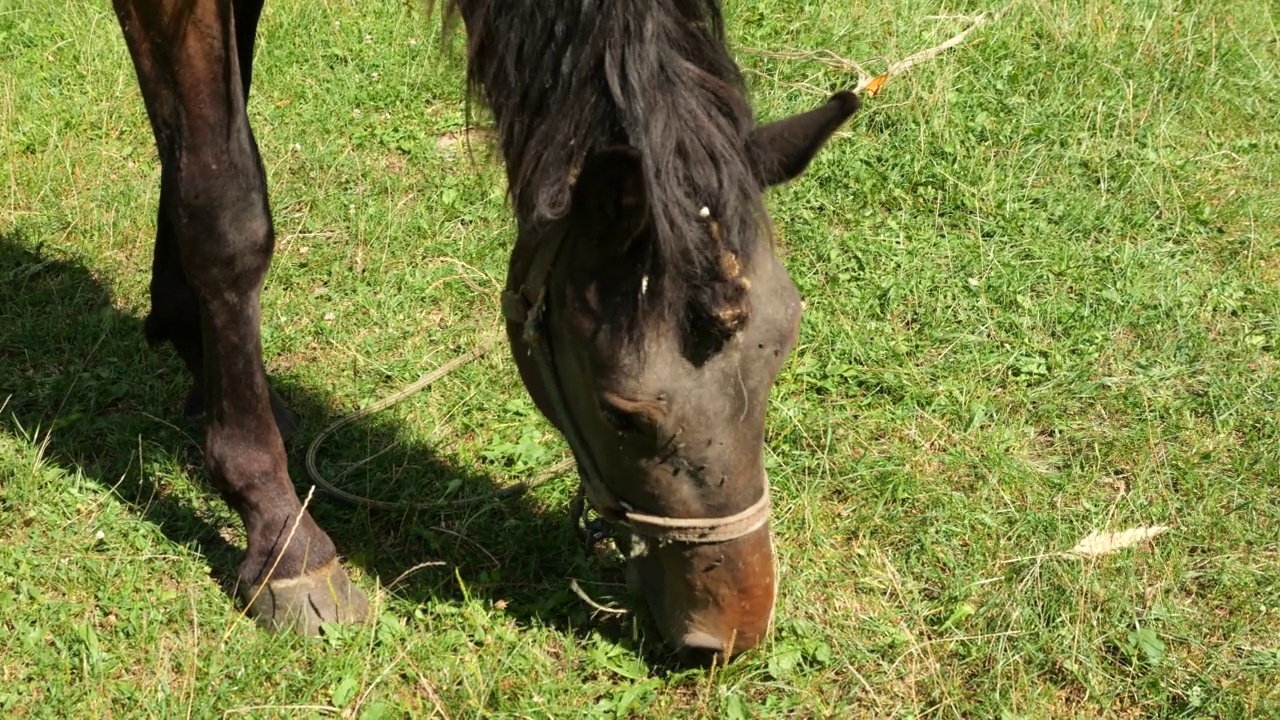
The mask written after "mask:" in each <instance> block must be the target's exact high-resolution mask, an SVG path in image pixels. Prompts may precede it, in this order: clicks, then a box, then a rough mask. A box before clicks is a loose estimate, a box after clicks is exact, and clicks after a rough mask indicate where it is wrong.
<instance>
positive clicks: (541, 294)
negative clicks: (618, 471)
mask: <svg viewBox="0 0 1280 720" xmlns="http://www.w3.org/2000/svg"><path fill="white" fill-rule="evenodd" d="M566 234H567V229H566V228H565V227H564V226H563V225H562V226H561V227H559V228H557V229H556V231H555V232H553V233H552V234H551V236H550V237H548V238H545V239H544V240H543V242H542V243H541V244H540V245H539V246H538V249H537V251H536V252H535V254H534V258H533V263H532V264H531V265H530V266H529V270H528V273H527V274H526V276H525V281H524V282H523V283H522V284H521V286H520V289H519V291H517V292H512V291H510V290H504V291H503V293H502V315H503V317H505V318H506V319H507V320H508V321H510V322H513V323H517V324H519V325H520V326H521V327H522V328H523V332H522V335H521V337H522V339H523V340H524V342H525V344H527V345H528V346H529V347H530V348H531V349H532V350H533V356H534V360H535V361H536V362H537V365H538V372H539V374H540V375H541V376H542V385H543V387H545V388H546V389H547V393H548V395H550V396H551V408H552V411H553V412H554V413H555V414H556V416H557V419H558V420H559V421H560V423H559V424H560V428H561V430H562V432H563V433H564V436H565V440H567V441H568V443H569V447H570V449H572V450H573V455H574V457H575V458H576V459H577V461H578V479H579V483H580V484H581V489H580V492H581V493H582V494H583V495H584V496H585V497H586V499H587V501H588V502H589V503H590V504H591V506H592V508H594V509H595V511H596V512H597V513H599V514H600V515H601V517H603V518H604V519H605V520H607V521H609V522H612V523H615V524H618V525H622V526H624V527H626V528H627V529H628V530H630V531H631V533H632V534H633V535H636V536H639V537H642V538H647V539H649V540H654V541H657V542H658V543H661V544H665V543H669V542H679V543H688V544H714V543H723V542H728V541H730V540H736V539H738V538H740V537H744V536H746V535H748V534H750V533H751V532H753V531H755V530H756V529H757V528H759V527H760V526H761V525H764V524H765V523H766V522H768V521H769V509H770V506H769V483H768V481H766V482H765V483H764V490H763V492H762V493H761V495H760V499H759V500H757V501H756V502H755V503H753V504H752V505H751V507H748V508H747V509H746V510H743V511H742V512H738V513H734V514H733V515H728V516H725V517H716V518H675V517H663V516H661V515H649V514H646V513H641V512H637V511H636V510H635V508H633V507H632V506H631V505H630V504H628V503H627V502H626V501H625V500H623V499H622V498H619V497H618V496H617V495H616V494H614V492H613V491H612V490H610V489H609V488H608V486H606V485H605V484H604V482H603V481H602V480H601V475H600V473H599V470H598V468H597V467H596V464H595V458H594V456H593V455H592V454H591V451H590V449H589V448H588V447H587V444H586V443H585V442H583V438H582V435H581V433H580V431H579V429H578V426H577V423H575V422H574V419H573V415H572V414H571V413H570V412H569V407H568V404H567V402H566V401H565V393H564V388H563V386H562V385H561V383H560V380H559V376H558V375H557V373H556V368H555V357H554V355H553V354H552V352H551V338H550V336H549V334H548V333H547V332H546V324H547V317H546V310H547V279H548V278H549V277H550V276H551V269H552V267H553V266H554V264H555V259H556V256H557V255H558V254H559V252H560V248H561V246H562V245H563V244H564V238H565V235H566Z"/></svg>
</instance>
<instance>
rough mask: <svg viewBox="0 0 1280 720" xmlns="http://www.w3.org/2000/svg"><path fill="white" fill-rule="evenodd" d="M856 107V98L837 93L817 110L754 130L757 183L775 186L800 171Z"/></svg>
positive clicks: (802, 170) (752, 139)
mask: <svg viewBox="0 0 1280 720" xmlns="http://www.w3.org/2000/svg"><path fill="white" fill-rule="evenodd" d="M860 106H861V103H859V102H858V96H857V95H854V94H853V93H851V92H838V93H836V94H835V95H832V96H831V99H830V100H828V101H827V104H825V105H823V106H822V107H820V108H817V109H815V110H810V111H809V112H805V113H800V114H799V115H793V116H791V117H789V118H787V119H785V120H779V121H777V122H774V123H769V124H768V125H761V126H759V127H757V128H756V129H755V131H754V132H753V133H752V135H751V142H752V145H753V147H754V149H755V152H756V160H757V164H758V167H759V171H760V180H761V182H763V183H764V185H765V186H766V187H768V186H770V185H777V184H779V183H784V182H786V181H788V180H791V179H793V178H795V177H796V176H797V175H799V174H800V173H802V172H804V170H805V168H807V167H809V161H810V160H813V156H814V155H817V154H818V151H819V150H821V149H822V146H823V145H824V144H825V143H826V142H827V140H828V139H829V138H830V137H831V135H832V133H834V132H835V131H836V130H838V129H839V128H840V126H841V125H842V124H843V123H844V121H845V120H847V119H849V116H850V115H852V114H854V113H855V112H857V111H858V108H859V107H860Z"/></svg>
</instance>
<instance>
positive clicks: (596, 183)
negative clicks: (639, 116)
mask: <svg viewBox="0 0 1280 720" xmlns="http://www.w3.org/2000/svg"><path fill="white" fill-rule="evenodd" d="M571 215H572V217H573V221H574V223H575V224H580V225H581V226H585V228H584V229H585V230H586V231H587V232H588V233H590V234H592V235H595V236H597V237H605V238H610V239H617V240H618V241H619V249H621V246H622V245H625V244H626V241H628V240H630V239H631V238H632V237H634V236H635V235H636V233H638V232H640V230H641V229H643V227H644V224H645V222H646V218H647V217H648V215H649V193H648V192H647V190H646V188H645V179H644V167H643V165H642V164H641V161H640V153H639V151H637V150H636V149H635V148H633V147H629V146H626V145H618V146H614V147H611V148H607V149H605V150H601V151H599V152H597V153H594V154H592V155H590V156H589V157H588V158H587V159H586V161H585V163H583V166H582V171H581V172H579V173H578V177H577V179H576V180H575V181H574V186H573V205H572V208H571ZM601 249H604V248H601Z"/></svg>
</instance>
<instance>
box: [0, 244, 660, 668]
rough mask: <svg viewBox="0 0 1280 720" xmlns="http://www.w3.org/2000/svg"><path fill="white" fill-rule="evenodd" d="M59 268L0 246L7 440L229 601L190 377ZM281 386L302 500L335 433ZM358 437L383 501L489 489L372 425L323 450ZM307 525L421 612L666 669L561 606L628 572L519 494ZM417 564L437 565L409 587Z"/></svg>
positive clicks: (334, 512)
mask: <svg viewBox="0 0 1280 720" xmlns="http://www.w3.org/2000/svg"><path fill="white" fill-rule="evenodd" d="M57 255H58V253H54V252H45V251H44V250H42V248H41V246H40V245H38V244H36V243H33V242H32V240H31V239H30V238H28V237H24V236H23V235H22V234H21V232H20V231H6V232H0V401H3V399H4V398H6V397H7V398H9V402H8V406H7V407H6V408H5V409H4V411H3V413H2V416H0V428H2V429H3V430H4V431H6V432H10V433H12V434H15V435H16V434H18V433H20V432H25V433H32V432H33V431H37V430H38V432H39V433H40V438H41V440H43V439H44V436H45V435H46V434H47V435H48V446H47V450H46V453H45V456H46V457H47V458H48V459H49V460H51V461H53V462H55V463H57V464H58V465H60V466H63V467H66V468H75V469H79V470H80V471H81V472H83V473H84V475H85V476H86V477H88V478H91V479H93V480H96V481H97V482H99V483H101V484H102V485H103V486H104V487H105V488H109V489H112V491H113V492H114V493H115V494H116V495H117V496H118V497H119V498H121V499H122V500H124V501H125V502H128V503H130V504H131V505H132V506H133V507H134V508H135V510H136V512H137V513H138V514H139V515H141V516H142V517H145V518H146V519H147V521H149V522H151V523H154V524H155V525H156V526H157V527H158V528H159V529H160V530H161V531H162V532H163V533H164V535H165V536H166V537H167V538H168V539H169V540H171V541H172V542H174V543H176V544H178V545H183V546H187V547H191V548H193V549H195V550H196V551H198V552H199V553H200V554H201V555H202V556H203V557H205V558H206V560H207V561H208V563H209V566H210V569H211V571H212V575H213V577H214V578H215V579H216V580H217V581H218V582H219V583H220V584H221V586H222V588H223V590H224V591H225V592H227V593H228V595H230V594H231V588H232V583H233V581H234V572H235V568H236V565H237V563H238V562H239V560H240V557H241V553H242V548H240V547H237V546H236V545H233V544H232V543H230V542H228V541H227V540H226V539H225V538H224V537H223V535H222V534H221V533H220V532H219V527H220V526H224V525H225V524H226V521H227V519H228V517H229V516H230V513H229V511H228V510H226V509H225V508H224V507H223V506H221V504H220V503H216V501H217V498H216V495H215V493H214V491H213V490H212V488H211V486H210V485H209V483H208V481H207V476H206V475H205V471H204V469H203V466H202V461H201V457H200V450H199V436H198V434H197V433H196V432H195V431H193V430H190V429H188V428H187V426H186V425H185V424H184V423H183V421H182V419H181V413H180V412H179V406H180V403H181V399H182V398H183V397H184V396H185V391H186V388H187V385H188V379H187V376H186V370H185V369H184V368H183V367H182V365H181V363H180V361H178V359H177V357H176V355H174V353H172V352H171V351H170V350H169V349H168V348H159V349H158V350H154V351H153V350H151V349H149V348H147V346H146V344H145V342H144V341H143V334H142V322H141V318H139V317H135V316H133V315H131V314H128V313H126V312H123V311H121V310H119V309H118V308H117V307H116V306H115V305H114V304H113V303H112V297H111V293H110V291H109V290H108V289H107V288H106V287H105V286H104V285H103V284H102V283H101V282H100V281H99V280H98V279H97V278H95V277H94V275H93V273H92V272H91V271H90V270H89V269H88V268H87V267H85V266H84V265H83V264H81V263H80V262H78V261H76V260H74V259H67V258H64V257H57ZM275 384H276V387H277V390H279V392H280V393H281V395H282V396H284V397H285V398H286V400H287V401H288V402H289V403H290V404H291V406H292V407H293V409H294V410H295V411H297V412H298V414H299V415H300V416H301V417H302V422H303V426H302V430H301V431H300V432H299V433H298V435H297V436H296V437H295V438H293V439H292V440H291V441H290V442H289V443H288V450H289V456H290V471H291V473H292V475H293V477H294V479H295V482H297V483H298V485H299V486H301V487H302V488H303V492H302V493H300V494H304V493H305V488H306V487H307V485H308V483H307V482H306V479H307V475H306V470H305V467H304V463H303V458H304V456H305V452H306V447H307V444H309V443H310V441H311V439H312V437H314V435H315V434H316V433H317V432H318V431H319V430H320V429H321V428H323V427H324V426H325V425H327V424H328V422H329V421H331V420H332V419H333V418H332V417H331V411H330V409H329V403H327V402H326V401H325V399H324V398H323V397H322V396H320V395H318V394H316V392H315V391H314V390H313V389H311V388H308V387H305V386H304V385H302V384H299V383H297V382H281V381H279V380H276V381H275ZM353 434H360V441H359V443H358V445H361V446H365V447H373V448H390V450H389V451H388V452H386V453H385V454H383V455H382V456H381V457H379V458H377V460H376V464H373V463H371V464H370V465H369V466H368V468H367V469H362V471H361V472H363V473H375V474H377V473H379V472H386V474H387V476H394V475H399V476H402V477H408V478H410V479H411V481H410V482H408V483H399V484H398V485H397V486H396V487H394V488H388V492H387V496H389V497H385V499H390V500H398V499H403V500H410V499H411V500H414V501H417V502H431V501H432V499H433V498H435V497H440V496H442V495H444V494H445V492H446V490H451V491H453V492H452V496H453V497H457V496H470V495H482V494H485V493H488V492H492V491H493V490H495V489H497V487H498V484H497V483H495V482H494V480H493V479H492V478H491V477H489V476H487V475H486V474H484V473H482V472H475V471H473V470H471V469H468V468H464V467H460V466H459V465H458V464H456V463H453V462H451V461H450V460H449V459H448V458H446V457H442V456H441V455H440V454H438V453H437V452H436V451H434V450H433V449H432V448H430V447H427V446H424V445H422V444H420V443H416V442H414V441H412V440H406V439H405V438H404V437H403V433H402V432H401V431H400V430H399V429H398V428H397V426H396V424H395V423H394V422H387V421H385V420H384V421H383V422H381V423H379V422H378V421H377V419H376V418H375V419H373V420H370V421H365V422H362V423H360V428H359V429H358V430H351V431H344V433H340V434H339V435H338V436H336V437H331V438H329V440H328V444H327V446H326V448H325V449H324V454H325V455H327V456H337V457H338V458H341V456H342V454H343V451H344V449H345V450H346V451H347V452H349V453H350V454H351V455H352V456H353V459H352V461H354V459H355V458H358V457H359V456H361V455H365V454H368V453H361V452H359V448H344V447H343V444H344V443H343V441H344V438H346V437H347V436H348V435H353ZM144 443H145V444H146V445H147V446H150V447H151V448H152V450H151V451H149V453H150V454H151V455H152V456H154V455H155V454H156V452H159V453H160V454H161V455H165V454H166V453H168V454H170V457H173V458H175V459H176V463H175V464H176V465H177V466H178V467H179V468H181V469H180V470H179V471H178V472H179V473H180V474H185V475H187V476H188V477H189V478H190V479H191V480H192V481H193V484H194V485H196V486H197V487H199V488H201V489H202V490H203V491H204V492H205V493H207V494H208V496H209V497H210V498H212V499H213V500H214V501H215V503H216V504H215V505H212V506H206V505H205V504H204V503H203V500H202V499H200V498H197V500H195V501H193V500H191V499H190V497H189V496H190V495H191V493H189V492H187V493H185V495H186V496H187V497H184V492H183V491H182V487H181V486H182V483H180V482H178V483H175V482H173V480H172V478H170V477H167V476H166V475H165V474H164V472H157V471H154V470H153V469H151V468H153V467H154V466H155V464H156V463H154V462H152V463H149V464H145V465H142V467H138V465H139V462H138V458H139V454H140V452H141V449H140V448H141V447H142V445H143V444H144ZM329 462H330V463H332V462H333V461H332V460H330V461H329ZM406 468H408V469H409V470H408V471H406ZM566 484H567V483H566ZM357 490H358V489H357ZM209 507H213V508H214V509H213V510H210V509H209ZM311 510H312V513H313V515H314V516H315V518H316V520H317V521H318V522H319V523H320V525H321V526H322V527H324V528H325V529H326V530H327V531H328V532H329V534H330V535H331V536H332V537H333V539H334V542H335V543H336V544H337V546H338V551H339V553H340V554H341V555H342V556H343V557H344V558H345V562H347V563H348V564H349V565H353V566H357V567H360V568H361V569H362V570H364V572H365V573H366V574H371V575H375V576H377V577H379V578H380V580H381V583H382V585H383V587H384V588H385V587H387V585H388V584H389V583H393V581H395V583H394V586H393V587H392V588H391V592H392V593H393V594H394V596H395V597H396V598H399V599H401V600H404V601H408V602H411V603H425V602H427V601H430V600H455V599H459V598H462V597H463V596H464V593H465V594H466V595H467V596H470V597H472V598H476V597H479V598H485V599H488V600H490V601H492V602H495V603H497V602H498V601H502V603H500V606H502V605H505V612H506V613H508V614H510V615H511V616H513V617H515V618H516V619H517V620H518V622H520V623H521V624H524V625H526V626H528V625H531V624H541V625H546V626H550V627H553V628H556V629H558V630H560V631H561V632H566V633H573V634H576V635H578V636H580V637H582V636H586V635H587V633H588V630H589V629H595V630H597V631H599V632H600V633H601V634H603V635H604V636H605V637H606V638H609V639H611V640H613V641H615V642H617V643H619V644H622V645H624V646H630V647H632V649H636V650H639V651H641V652H642V653H643V655H644V656H645V658H646V660H648V661H649V662H651V663H654V664H655V665H656V666H657V668H656V669H661V668H664V667H670V666H671V665H670V661H671V659H670V657H669V656H667V655H666V654H664V653H663V651H661V650H658V649H657V648H658V646H659V644H658V643H655V642H645V643H643V644H642V645H641V646H640V647H636V643H634V642H633V641H632V639H631V635H632V633H631V628H630V626H629V621H622V620H618V619H616V618H604V619H601V618H600V617H595V618H594V619H593V615H592V610H591V609H590V608H588V607H587V606H586V605H585V604H584V603H583V602H582V601H581V600H579V599H578V598H577V597H575V596H574V595H573V594H572V593H571V592H570V590H569V586H568V578H570V577H576V578H580V579H582V580H583V581H584V582H585V583H619V582H620V581H621V572H620V568H618V567H616V566H614V565H613V564H612V563H603V562H601V561H599V560H597V559H596V558H594V557H592V556H589V555H588V554H587V553H585V552H584V550H583V549H582V548H581V546H580V545H579V543H578V541H577V538H576V536H575V535H574V534H573V533H572V532H571V530H570V527H569V523H568V516H567V513H566V512H565V510H564V508H563V507H562V506H557V507H554V508H541V507H538V505H537V503H536V502H535V501H534V500H533V499H532V498H531V497H530V496H528V495H526V496H522V497H517V498H510V499H504V500H495V501H492V502H487V503H479V504H476V505H473V506H468V507H466V508H454V509H449V510H446V511H444V512H439V513H432V512H430V511H425V512H412V511H406V512H395V511H380V510H373V511H370V510H364V509H356V508H352V507H349V506H347V505H344V504H341V503H340V502H338V501H336V500H333V499H331V498H329V497H327V496H325V495H322V494H319V493H317V495H316V496H315V498H313V500H312V503H311ZM236 524H237V526H238V523H236ZM424 563H431V564H429V565H426V566H425V567H421V568H420V569H418V570H415V571H413V572H409V573H407V574H406V571H408V570H410V569H412V568H414V567H415V566H418V565H420V564H424ZM402 575H404V577H403V578H401V576H402ZM397 578H401V579H400V580H399V581H396V579H397ZM366 585H367V584H366ZM588 587H591V585H588ZM613 594H618V593H613ZM631 604H632V605H634V604H635V603H631ZM653 634H654V633H650V635H653ZM640 648H643V650H641V649H640Z"/></svg>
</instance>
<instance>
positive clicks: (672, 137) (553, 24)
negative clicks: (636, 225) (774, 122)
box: [449, 0, 763, 319]
mask: <svg viewBox="0 0 1280 720" xmlns="http://www.w3.org/2000/svg"><path fill="white" fill-rule="evenodd" d="M449 11H450V12H451V13H457V14H460V15H461V16H462V19H463V22H464V23H465V25H466V29H467V36H468V53H467V55H468V57H467V75H468V81H469V84H470V86H471V89H472V92H473V93H474V94H476V95H479V96H480V98H481V99H482V100H483V101H484V104H485V105H487V106H488V107H489V109H490V110H491V111H492V113H493V116H494V120H495V121H496V125H497V134H498V142H499V145H500V148H501V151H502V153H503V156H504V159H505V162H506V167H507V177H508V183H509V192H510V194H511V198H512V202H513V204H514V205H515V209H516V214H517V218H518V221H519V223H520V225H521V228H522V230H527V229H528V228H529V227H530V226H531V224H532V227H537V225H538V224H541V223H545V222H549V221H554V220H556V219H558V218H561V217H564V216H565V215H566V214H567V213H568V211H569V205H570V200H571V195H572V189H573V180H574V178H575V177H576V173H577V171H578V170H579V169H581V167H582V163H583V160H584V158H585V157H587V156H588V155H589V154H590V153H593V152H596V151H600V150H604V149H606V148H609V147H611V146H615V145H619V144H626V145H630V146H632V147H634V148H635V149H636V150H638V151H639V153H640V156H641V162H642V166H643V169H644V174H645V181H646V190H647V192H648V198H649V207H650V214H651V217H650V218H649V220H650V222H651V223H652V228H653V232H654V237H655V239H656V242H655V243H654V247H653V249H652V251H651V252H652V255H651V257H650V264H651V267H650V269H649V270H650V274H651V275H653V277H654V280H655V281H656V283H655V287H654V289H655V290H656V291H657V292H656V293H650V295H656V296H657V297H656V298H655V299H656V300H657V302H659V303H660V304H661V307H662V309H663V310H665V311H666V312H667V313H668V314H669V316H672V317H677V318H681V319H687V317H688V313H689V312H690V311H692V312H693V313H694V314H695V315H701V316H704V317H706V316H711V317H714V313H715V310H716V307H717V303H720V302H722V301H723V300H725V299H726V298H725V297H723V294H724V291H723V290H722V289H719V290H718V289H716V286H717V283H716V282H715V280H717V279H720V278H721V277H722V275H723V273H722V270H721V268H722V264H721V263H722V262H723V258H722V257H721V256H722V254H723V252H724V251H726V250H727V251H730V252H733V253H735V254H736V255H737V256H738V257H739V258H740V259H741V260H742V261H743V262H744V263H745V262H746V261H748V260H749V257H750V254H751V250H752V249H753V246H754V245H755V244H756V242H755V240H754V239H755V238H756V237H757V236H758V229H759V227H760V222H761V218H762V217H763V213H762V210H763V208H762V207H761V184H760V181H759V180H758V177H759V175H758V173H757V172H756V170H757V168H756V167H755V165H756V161H755V160H754V158H753V155H752V153H751V151H750V150H749V148H748V137H749V133H750V132H751V130H752V129H753V127H754V125H755V120H754V117H753V113H752V111H751V107H750V105H749V104H748V102H747V98H746V92H745V87H744V84H743V82H742V76H741V74H740V72H739V70H738V66H737V64H736V63H735V62H734V61H733V59H732V57H730V55H729V51H728V48H727V46H726V41H725V34H724V25H723V20H722V17H721V11H720V5H719V2H718V0H450V2H449ZM704 207H705V208H707V209H708V210H709V211H710V214H711V219H714V221H715V222H716V223H717V225H718V232H715V233H714V235H716V236H718V238H719V239H718V240H717V241H713V240H712V237H711V235H712V233H710V232H709V227H708V221H707V219H704V218H703V217H702V216H701V210H702V208H704ZM720 285H723V283H721V284H720Z"/></svg>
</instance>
